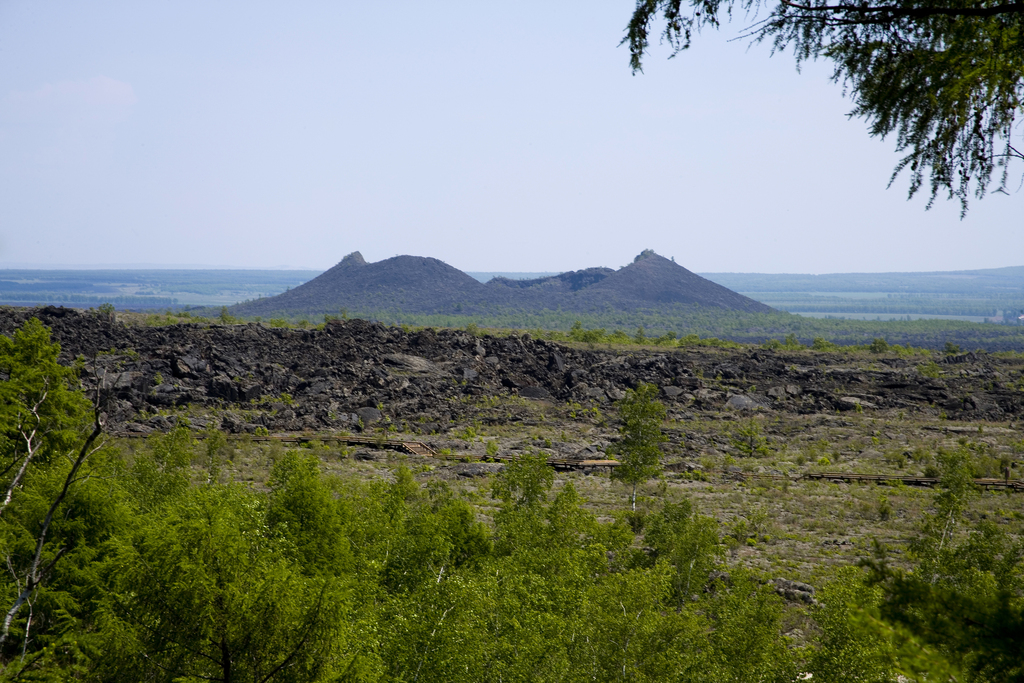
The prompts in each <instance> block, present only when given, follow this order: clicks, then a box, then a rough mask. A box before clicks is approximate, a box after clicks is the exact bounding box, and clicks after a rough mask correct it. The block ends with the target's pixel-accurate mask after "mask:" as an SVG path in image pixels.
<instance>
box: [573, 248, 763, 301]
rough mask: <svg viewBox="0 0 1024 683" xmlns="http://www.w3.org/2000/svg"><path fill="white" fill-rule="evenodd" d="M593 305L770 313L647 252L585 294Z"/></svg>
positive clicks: (675, 264)
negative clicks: (669, 306) (671, 306)
mask: <svg viewBox="0 0 1024 683" xmlns="http://www.w3.org/2000/svg"><path fill="white" fill-rule="evenodd" d="M584 294H585V298H586V299H587V300H588V301H592V302H593V303H595V304H596V303H603V304H608V305H611V306H612V307H613V308H657V307H659V306H664V305H671V304H688V305H697V306H705V307H715V308H724V309H727V310H736V311H747V312H750V313H768V312H770V311H772V308H771V307H770V306H766V305H765V304H762V303H760V302H758V301H754V300H753V299H750V298H748V297H745V296H743V295H742V294H737V293H736V292H734V291H732V290H731V289H727V288H725V287H723V286H721V285H718V284H715V283H714V282H712V281H711V280H706V279H704V278H702V277H701V276H700V275H697V274H696V273H692V272H690V271H689V270H687V269H686V268H683V267H682V266H680V265H679V264H677V263H675V262H674V261H670V260H668V259H667V258H665V257H664V256H659V255H658V254H656V253H654V252H653V251H651V250H650V249H648V250H646V251H644V252H642V253H641V254H640V255H639V256H637V257H636V258H635V259H634V260H633V263H631V264H629V265H628V266H626V267H625V268H621V269H619V270H617V271H615V272H614V273H612V274H611V275H609V276H608V277H606V278H604V279H602V280H601V281H600V282H598V283H596V284H594V285H593V286H592V287H589V288H588V289H587V290H586V291H585V293H584Z"/></svg>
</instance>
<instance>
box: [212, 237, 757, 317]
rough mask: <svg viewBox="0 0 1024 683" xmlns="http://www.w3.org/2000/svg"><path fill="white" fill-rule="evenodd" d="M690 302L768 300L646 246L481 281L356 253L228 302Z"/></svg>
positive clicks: (582, 306)
mask: <svg viewBox="0 0 1024 683" xmlns="http://www.w3.org/2000/svg"><path fill="white" fill-rule="evenodd" d="M678 306H697V307H703V308H713V309H718V310H729V311H746V312H770V311H772V310H773V309H771V308H770V307H768V306H766V305H764V304H762V303H759V302H757V301H754V300H753V299H749V298H747V297H745V296H742V295H740V294H737V293H736V292H733V291H732V290H730V289H726V288H725V287H722V286H721V285H717V284H715V283H714V282H711V281H710V280H706V279H704V278H702V277H700V276H699V275H696V274H694V273H692V272H690V271H689V270H687V269H686V268H683V267H682V266H679V265H677V264H676V263H674V262H673V261H670V260H668V259H666V258H663V257H661V256H658V255H657V254H655V253H654V252H651V251H645V252H644V253H642V254H640V255H639V256H637V257H636V259H635V260H634V262H633V263H631V264H630V265H628V266H626V267H624V268H621V269H619V270H611V269H609V268H588V269H585V270H580V271H574V272H570V273H562V274H561V275H556V276H553V277H546V278H539V279H536V280H520V281H516V280H508V279H505V278H495V279H493V280H491V281H490V282H488V283H487V284H483V283H480V282H478V281H477V280H475V279H473V278H472V277H470V276H469V275H466V274H465V273H463V272H462V271H460V270H458V269H456V268H453V267H451V266H449V265H448V264H446V263H443V262H442V261H439V260H437V259H434V258H425V257H420V256H395V257H393V258H390V259H386V260H383V261H379V262H377V263H367V262H366V261H365V260H364V259H363V257H362V255H361V254H360V253H359V252H354V253H352V254H349V255H348V256H346V257H345V258H344V259H343V260H342V261H341V262H340V263H338V265H336V266H334V267H333V268H331V269H330V270H328V271H326V272H325V273H323V274H321V275H319V276H318V277H316V278H314V279H312V280H310V281H309V282H307V283H305V284H303V285H300V286H298V287H296V288H295V289H292V290H289V291H287V292H284V293H283V294H279V295H277V296H273V297H267V298H264V299H259V300H256V301H249V302H245V303H242V304H238V305H236V306H233V307H231V313H232V314H233V315H238V316H245V317H253V316H262V317H270V316H273V315H285V316H294V315H313V316H319V315H323V314H337V313H338V312H339V311H341V310H343V309H344V310H348V311H359V312H364V313H369V312H384V311H401V312H403V313H407V314H410V313H412V314H431V313H459V314H463V315H469V314H484V313H487V312H493V311H494V310H496V309H501V310H506V311H508V310H511V311H534V312H537V311H542V310H551V311H555V310H561V311H573V312H590V311H608V310H619V311H631V310H635V309H638V308H641V309H649V310H670V309H673V307H678Z"/></svg>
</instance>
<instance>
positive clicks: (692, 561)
mask: <svg viewBox="0 0 1024 683" xmlns="http://www.w3.org/2000/svg"><path fill="white" fill-rule="evenodd" d="M644 539H645V540H646V541H647V543H648V544H649V545H650V546H651V547H652V548H653V549H654V552H655V557H656V558H657V559H659V560H665V561H666V562H668V563H669V564H670V565H671V566H672V568H673V572H672V575H671V585H672V595H673V598H674V599H675V600H676V601H678V602H679V604H683V603H685V602H687V601H689V600H690V596H691V595H692V594H693V593H694V592H697V591H700V590H703V586H704V585H705V584H706V583H707V581H708V576H709V575H710V574H711V571H712V570H713V569H714V568H715V566H716V565H717V564H718V563H719V562H720V561H721V560H722V556H723V551H724V548H723V546H722V543H721V540H720V539H719V529H718V522H716V521H715V520H714V519H712V518H711V517H705V516H702V515H698V514H696V513H695V512H694V511H693V506H692V504H691V503H690V501H688V500H684V501H682V502H680V503H669V504H667V505H665V507H664V508H662V510H661V512H660V513H659V514H657V515H655V516H654V517H653V518H652V519H651V520H650V522H649V523H648V525H647V530H646V533H645V534H644Z"/></svg>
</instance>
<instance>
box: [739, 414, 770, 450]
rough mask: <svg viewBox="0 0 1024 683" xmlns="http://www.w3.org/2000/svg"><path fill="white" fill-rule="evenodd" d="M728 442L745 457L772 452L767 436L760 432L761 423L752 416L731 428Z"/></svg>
mask: <svg viewBox="0 0 1024 683" xmlns="http://www.w3.org/2000/svg"><path fill="white" fill-rule="evenodd" d="M729 442H730V443H731V444H732V446H733V448H735V449H736V450H738V451H739V452H740V453H741V454H742V455H745V456H747V457H755V458H758V457H764V456H767V455H771V454H772V448H771V446H770V445H769V444H768V438H767V437H766V436H764V434H763V433H762V432H761V423H760V422H759V421H758V420H755V419H753V418H751V419H749V420H746V421H745V422H742V423H740V424H739V425H738V426H737V427H736V428H735V429H733V430H732V436H731V437H730V439H729Z"/></svg>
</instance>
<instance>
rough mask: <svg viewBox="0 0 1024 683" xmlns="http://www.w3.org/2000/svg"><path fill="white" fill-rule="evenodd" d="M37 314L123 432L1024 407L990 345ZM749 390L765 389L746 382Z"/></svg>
mask: <svg viewBox="0 0 1024 683" xmlns="http://www.w3.org/2000/svg"><path fill="white" fill-rule="evenodd" d="M352 267H369V266H358V265H354V266H352ZM32 316H35V317H38V318H40V319H41V320H42V322H43V323H44V324H46V325H48V326H49V327H50V328H51V329H52V332H53V337H54V339H55V340H56V341H58V342H59V343H60V344H61V349H62V353H61V357H62V361H63V362H65V363H71V362H73V361H74V359H75V358H76V357H79V356H81V357H82V358H83V359H84V364H83V371H82V374H81V378H82V383H83V385H84V386H85V387H87V388H92V387H96V386H97V385H98V386H100V387H101V388H102V389H103V392H104V395H105V396H106V397H107V399H108V414H109V419H110V422H109V423H110V425H111V429H112V431H115V432H125V433H127V432H129V431H131V432H134V433H145V432H146V431H147V430H151V429H157V430H163V429H168V428H170V426H171V423H170V422H168V423H167V424H164V423H153V422H147V423H145V424H141V423H140V422H141V421H140V420H139V414H140V413H141V412H144V411H145V412H148V413H153V412H156V409H158V408H166V409H171V408H180V407H183V406H186V405H192V406H197V407H210V408H213V407H217V408H220V409H222V410H223V411H224V412H223V413H222V414H223V420H222V421H223V428H224V429H226V430H229V431H231V432H234V433H253V432H255V431H256V430H258V429H260V428H263V429H267V430H271V431H300V430H307V429H346V430H350V431H351V430H353V429H356V428H358V425H359V423H360V422H362V424H363V425H364V426H370V425H372V424H373V423H374V422H375V421H381V420H384V419H385V418H386V419H388V420H390V421H391V423H392V424H395V425H404V428H405V429H407V430H410V431H418V432H420V433H423V434H432V433H437V434H443V433H445V432H447V431H448V430H450V429H453V428H457V427H459V426H460V424H461V425H463V426H464V425H465V424H468V423H470V422H472V420H473V419H479V418H481V417H485V416H484V415H483V414H482V413H480V412H478V409H477V408H475V407H474V406H475V405H476V404H477V403H478V400H477V397H483V396H501V395H512V394H518V395H519V396H521V397H526V398H537V399H547V400H550V401H551V402H552V403H556V404H563V405H564V404H565V403H567V402H577V403H582V404H585V405H587V406H593V405H598V404H603V405H606V406H607V405H608V403H609V402H610V401H616V400H619V399H621V398H622V397H623V396H624V390H626V389H630V388H635V387H636V386H637V385H638V384H640V383H641V382H645V383H653V384H656V385H657V386H658V387H660V388H661V392H662V395H663V396H664V397H665V399H666V401H667V402H668V403H669V404H670V405H671V407H672V410H680V409H683V408H685V409H686V410H687V411H716V412H717V411H722V410H723V409H725V408H726V404H727V402H729V401H732V404H733V405H736V404H737V403H743V404H744V405H741V406H737V407H738V408H740V409H741V410H743V409H744V408H747V409H749V407H751V406H750V405H749V403H748V402H750V403H753V404H756V406H758V409H759V410H760V411H769V412H770V411H772V410H774V409H785V410H787V411H793V412H799V413H816V412H820V413H827V414H834V413H835V411H837V410H840V411H842V410H854V411H855V410H858V409H859V410H863V411H865V412H869V411H874V412H882V411H887V410H903V411H907V412H914V411H930V412H935V411H937V410H939V409H940V408H941V409H942V410H944V411H946V413H947V415H948V417H949V418H950V420H957V419H970V420H979V419H980V420H983V419H993V420H1006V419H1011V418H1015V417H1017V416H1020V415H1022V414H1024V394H1022V393H1021V392H1020V391H1019V390H1018V389H1017V388H1016V386H1015V385H1014V383H1013V382H1009V381H1006V382H1003V381H1000V380H999V377H1001V376H1009V375H1010V373H1011V372H1012V373H1018V372H1019V370H1018V369H1017V366H1015V365H1013V363H1015V362H1017V361H1013V360H1012V359H1007V358H1001V357H996V356H990V355H988V354H984V353H979V354H974V356H975V358H974V360H968V359H964V360H963V361H961V362H960V363H958V364H957V365H956V366H955V367H956V369H957V373H958V374H957V375H956V376H944V377H942V378H941V379H932V378H927V377H922V376H921V375H920V374H919V373H918V372H917V370H916V367H914V366H907V367H886V366H881V369H877V368H879V366H877V365H876V366H874V367H875V368H876V369H860V368H851V367H848V366H849V365H850V361H851V357H849V356H844V355H843V354H813V355H808V354H806V353H803V354H795V355H787V354H786V353H785V352H782V351H779V352H773V351H764V350H757V351H751V350H749V349H739V350H723V349H716V350H713V352H707V351H704V350H701V349H674V350H671V351H645V350H632V351H631V352H630V353H628V354H621V355H620V354H617V353H615V352H613V351H597V350H582V349H577V348H571V347H566V346H561V345H558V344H554V343H551V342H547V341H544V340H537V339H532V338H530V337H529V336H526V335H524V336H522V337H518V336H514V335H513V336H509V337H490V336H484V337H475V336H473V335H470V334H468V333H467V332H465V331H461V330H446V329H442V330H437V331H421V332H415V333H408V332H405V331H403V330H402V329H399V328H394V327H385V326H383V325H380V324H377V323H371V322H367V321H364V320H345V321H335V322H332V323H330V324H328V325H326V326H325V327H324V328H323V329H318V330H291V329H278V328H270V327H267V326H264V325H260V324H255V323H252V324H247V325H200V324H187V325H173V326H168V327H143V326H138V327H133V326H126V325H124V324H122V323H117V322H111V321H110V320H109V319H104V318H101V317H100V316H97V315H95V314H90V313H82V312H79V311H75V310H71V309H63V308H54V307H47V308H39V309H17V308H0V333H2V334H11V333H12V332H13V331H14V329H16V328H17V327H18V326H20V325H21V324H22V323H23V322H24V321H25V320H27V319H28V318H29V317H32ZM858 362H859V361H858ZM1011 366H1012V367H1011ZM710 378H716V379H710ZM752 385H756V386H760V387H765V388H767V393H766V394H765V395H762V394H754V393H751V386H752ZM471 397H472V398H471ZM380 407H383V410H381V409H380ZM499 412H500V413H501V414H500V416H495V415H491V414H487V415H486V417H485V419H487V420H488V421H489V422H490V423H494V424H503V423H509V422H518V421H522V420H523V419H524V415H525V414H526V411H525V408H517V407H516V406H515V404H514V402H510V407H509V408H508V409H507V410H503V411H499ZM243 416H245V417H244V418H243Z"/></svg>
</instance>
